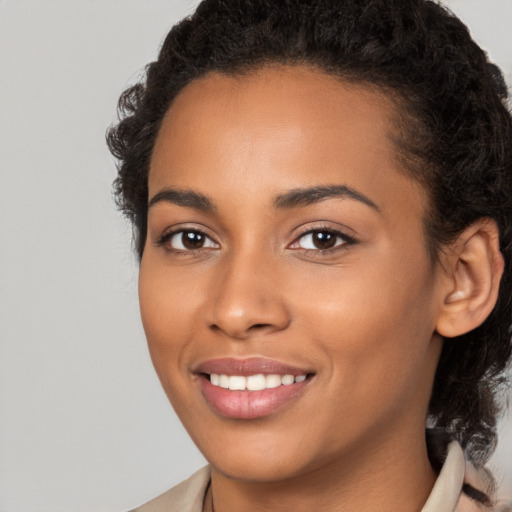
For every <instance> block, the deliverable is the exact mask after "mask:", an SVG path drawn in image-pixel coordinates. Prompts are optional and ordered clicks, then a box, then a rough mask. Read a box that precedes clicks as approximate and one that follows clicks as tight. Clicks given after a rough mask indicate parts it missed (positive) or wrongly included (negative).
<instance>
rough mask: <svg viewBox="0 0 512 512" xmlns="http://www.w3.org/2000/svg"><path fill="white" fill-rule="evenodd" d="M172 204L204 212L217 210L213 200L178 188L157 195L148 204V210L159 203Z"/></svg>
mask: <svg viewBox="0 0 512 512" xmlns="http://www.w3.org/2000/svg"><path fill="white" fill-rule="evenodd" d="M162 202H164V203H172V204H176V205H178V206H185V207H187V208H194V209H195V210H200V211H202V212H211V211H213V210H215V207H214V205H213V202H212V201H211V199H209V198H208V197H206V196H205V195H203V194H201V193H200V192H194V191H193V190H180V189H176V188H165V189H163V190H161V191H160V192H158V193H157V194H155V195H154V196H153V197H152V198H151V200H150V201H149V204H148V210H149V208H151V207H152V206H155V204H158V203H162Z"/></svg>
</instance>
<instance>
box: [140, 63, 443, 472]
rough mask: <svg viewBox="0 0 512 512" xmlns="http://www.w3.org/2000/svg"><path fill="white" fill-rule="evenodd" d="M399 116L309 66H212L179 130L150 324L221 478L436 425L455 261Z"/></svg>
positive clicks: (163, 204)
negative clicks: (430, 232)
mask: <svg viewBox="0 0 512 512" xmlns="http://www.w3.org/2000/svg"><path fill="white" fill-rule="evenodd" d="M393 127H394V107H393V105H392V103H391V101H390V100H389V99H388V98H387V97H386V96H385V95H384V94H383V93H380V92H378V91H376V90H372V89H370V88H368V87H363V86H361V85H348V84H346V83H344V82H342V81H340V80H339V79H335V78H333V77H330V76H328V75H326V74H323V73H321V72H319V71H314V70H311V69H307V68H301V67H288V68H286V67H273V68H265V69H262V70H259V71H257V72H255V73H251V74H248V75H245V76H240V77H227V76H224V75H220V74H211V75H209V76H207V77H205V78H203V79H200V80H196V81H195V82H193V83H191V84H190V85H188V86H187V87H186V88H185V89H184V90H183V91H182V92H181V94H180V95H179V96H178V98H177V99H176V100H175V102H174V103H173V105H172V107H171V108H170V110H169V112H168V113H167V115H166V117H165V119H164V121H163V124H162V127H161V130H160V132H159V135H158V138H157V142H156V145H155V149H154V154H153V158H152V162H151V169H150V174H149V198H150V207H149V212H148V238H147V242H146V246H145V250H144V255H143V258H142V263H141V268H140V282H139V293H140V304H141V311H142V320H143V324H144V328H145V332H146V335H147V339H148V344H149V349H150V352H151V357H152V360H153V363H154V365H155V368H156V371H157V373H158V376H159V378H160V380H161V382H162V385H163V387H164V389H165V392H166V393H167V395H168V397H169V399H170V401H171V402H172V405H173V406H174V408H175V410H176V412H177V414H178V415H179V417H180V419H181V421H182V422H183V424H184V425H185V427H186V429H187V430H188V432H189V434H190V435H191V437H192V438H193V440H194V441H195V443H196V444H197V445H198V447H199V448H200V450H201V451H202V452H203V453H204V455H205V456H206V458H207V459H208V460H209V461H210V462H211V464H212V465H213V467H214V469H216V470H218V471H220V472H222V473H223V474H225V475H231V476H236V477H238V478H246V479H252V480H258V481H272V480H276V479H284V478H288V477H290V476H293V475H299V474H303V473H305V472H307V471H312V470H315V469H318V468H320V467H329V466H331V465H333V464H337V463H339V461H347V460H349V458H351V457H355V458H357V457H359V456H361V454H362V453H363V452H364V451H365V450H366V452H369V451H371V450H384V449H389V450H391V451H395V452H396V450H397V449H399V447H400V446H403V445H407V442H408V441H407V440H409V439H422V437H423V435H424V426H425V417H426V412H427V405H428V400H429V396H430V392H431V386H432V381H433V375H434V372H435V367H436V364H437V361H438V357H439V352H440V345H441V342H440V340H439V337H438V336H437V335H436V334H434V331H435V325H436V318H437V314H438V310H439V303H440V300H439V296H440V291H439V290H440V286H439V274H440V272H439V270H438V268H437V267H436V266H435V265H434V264H433V263H432V262H431V260H430V258H429V255H428V251H427V247H426V240H425V234H424V224H423V219H424V214H425V210H426V195H425V193H424V191H423V190H422V189H421V187H420V186H419V185H417V184H416V182H414V181H413V180H411V179H410V178H408V177H407V176H406V174H405V173H404V172H403V171H401V170H400V165H399V163H398V159H397V158H396V156H397V155H396V150H395V147H394V145H393V142H392V140H391V138H390V137H391V135H392V131H393ZM212 374H213V377H211V375H212ZM226 386H228V388H226ZM230 388H232V389H230ZM247 388H249V389H247Z"/></svg>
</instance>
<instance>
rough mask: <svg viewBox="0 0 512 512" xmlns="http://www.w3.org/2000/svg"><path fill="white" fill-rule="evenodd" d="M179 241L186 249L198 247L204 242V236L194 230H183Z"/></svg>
mask: <svg viewBox="0 0 512 512" xmlns="http://www.w3.org/2000/svg"><path fill="white" fill-rule="evenodd" d="M181 241H182V243H183V246H184V247H186V248H187V249H200V248H201V247H202V246H203V243H204V236H203V235H202V234H201V233H196V232H195V231H185V232H184V233H183V235H182V238H181Z"/></svg>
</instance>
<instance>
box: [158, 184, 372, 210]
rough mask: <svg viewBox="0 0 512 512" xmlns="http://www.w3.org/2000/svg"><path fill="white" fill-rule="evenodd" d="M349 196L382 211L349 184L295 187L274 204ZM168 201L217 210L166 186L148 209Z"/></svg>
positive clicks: (205, 200)
mask: <svg viewBox="0 0 512 512" xmlns="http://www.w3.org/2000/svg"><path fill="white" fill-rule="evenodd" d="M333 197H334V198H343V199H345V198H348V199H354V200H356V201H359V202H361V203H363V204H365V205H367V206H369V207H371V208H373V209H374V210H376V211H377V212H379V213H380V208H379V207H378V206H377V205H376V204H375V203H374V202H373V201H372V200H371V199H370V198H368V197H366V196H365V195H364V194H361V193H360V192H358V191H357V190H355V189H353V188H352V187H349V186H347V185H324V186H317V187H307V188H295V189H292V190H289V191H288V192H285V193H284V194H280V195H278V196H277V197H276V199H275V200H274V206H275V208H277V209H280V210H287V209H291V208H297V207H301V206H308V205H311V204H315V203H319V202H321V201H324V200H326V199H330V198H333ZM161 202H166V203H172V204H176V205H178V206H184V207H187V208H194V209H195V210H199V211H202V212H211V211H214V210H215V206H214V204H213V201H212V200H211V199H210V198H209V197H207V196H205V195H204V194H201V193H200V192H195V191H193V190H181V189H176V188H172V187H169V188H165V189H163V190H161V191H160V192H158V193H157V194H155V195H154V196H153V197H152V198H151V200H150V201H149V204H148V209H149V208H151V207H152V206H154V205H155V204H158V203H161Z"/></svg>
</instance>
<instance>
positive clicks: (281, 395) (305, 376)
mask: <svg viewBox="0 0 512 512" xmlns="http://www.w3.org/2000/svg"><path fill="white" fill-rule="evenodd" d="M194 373H196V375H197V376H198V382H199V385H200V389H201V393H202V395H203V397H204V399H205V400H206V403H207V404H208V405H209V407H210V408H211V409H212V410H213V411H214V412H216V413H217V414H220V415H221V416H224V417H228V418H234V419H255V418H261V417H264V416H269V415H271V414H274V413H276V412H278V411H280V410H281V409H282V408H284V407H285V406H286V405H287V404H289V403H291V402H293V401H295V400H297V399H298V398H299V397H300V396H302V395H303V394H304V393H305V392H306V390H307V388H308V387H309V383H310V381H311V380H312V379H313V377H314V373H313V372H311V371H306V370H304V369H300V368H296V367H293V366H289V365H286V364H284V363H281V362H278V361H274V360H271V359H266V358H248V359H231V358H227V359H217V360H212V361H208V362H206V363H204V364H201V365H200V366H199V367H198V368H196V371H195V372H194Z"/></svg>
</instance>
